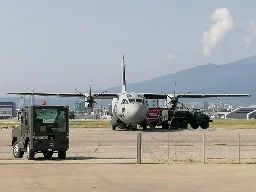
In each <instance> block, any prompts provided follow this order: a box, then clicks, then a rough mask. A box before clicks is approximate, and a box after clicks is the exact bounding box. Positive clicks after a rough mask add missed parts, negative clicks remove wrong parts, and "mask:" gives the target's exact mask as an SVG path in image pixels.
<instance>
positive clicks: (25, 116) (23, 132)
mask: <svg viewBox="0 0 256 192" xmlns="http://www.w3.org/2000/svg"><path fill="white" fill-rule="evenodd" d="M28 131H29V129H28V114H27V111H23V112H22V113H21V135H22V136H24V135H27V134H28Z"/></svg>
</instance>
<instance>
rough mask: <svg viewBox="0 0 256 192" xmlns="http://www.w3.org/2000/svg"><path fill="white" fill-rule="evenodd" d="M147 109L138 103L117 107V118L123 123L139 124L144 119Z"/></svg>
mask: <svg viewBox="0 0 256 192" xmlns="http://www.w3.org/2000/svg"><path fill="white" fill-rule="evenodd" d="M146 112H147V109H146V108H145V106H144V105H141V104H139V103H130V104H127V105H122V106H121V107H118V110H117V116H118V117H119V119H120V120H121V121H122V122H123V123H131V124H139V123H141V122H142V121H144V120H145V119H146Z"/></svg>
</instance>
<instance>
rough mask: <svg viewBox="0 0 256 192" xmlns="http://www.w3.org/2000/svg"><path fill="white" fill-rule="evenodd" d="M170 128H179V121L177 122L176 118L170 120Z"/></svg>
mask: <svg viewBox="0 0 256 192" xmlns="http://www.w3.org/2000/svg"><path fill="white" fill-rule="evenodd" d="M172 128H173V129H178V128H180V122H179V120H177V119H174V120H172Z"/></svg>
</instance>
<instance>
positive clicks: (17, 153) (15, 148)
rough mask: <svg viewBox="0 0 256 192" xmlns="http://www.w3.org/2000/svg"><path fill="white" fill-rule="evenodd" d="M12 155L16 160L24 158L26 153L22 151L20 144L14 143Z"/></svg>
mask: <svg viewBox="0 0 256 192" xmlns="http://www.w3.org/2000/svg"><path fill="white" fill-rule="evenodd" d="M12 153H13V156H14V157H15V158H22V157H23V155H24V151H21V150H20V148H19V145H18V142H17V141H15V142H14V143H13V148H12Z"/></svg>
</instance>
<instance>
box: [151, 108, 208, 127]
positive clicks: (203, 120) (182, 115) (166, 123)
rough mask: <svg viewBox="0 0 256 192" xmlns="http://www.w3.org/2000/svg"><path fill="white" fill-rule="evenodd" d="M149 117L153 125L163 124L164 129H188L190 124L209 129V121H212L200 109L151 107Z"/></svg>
mask: <svg viewBox="0 0 256 192" xmlns="http://www.w3.org/2000/svg"><path fill="white" fill-rule="evenodd" d="M154 113H155V114H154ZM153 114H154V117H153ZM156 116H157V117H156ZM148 118H149V121H150V123H151V124H152V125H153V126H157V125H161V126H162V128H163V129H168V128H172V129H178V128H181V129H187V128H188V125H189V124H190V126H191V127H192V128H193V129H197V128H199V127H201V128H202V129H207V128H208V127H209V122H212V120H211V119H210V117H209V116H208V115H206V114H204V113H203V112H202V111H201V110H200V109H193V110H192V111H190V110H188V109H168V108H159V109H156V108H150V109H149V113H148Z"/></svg>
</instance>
